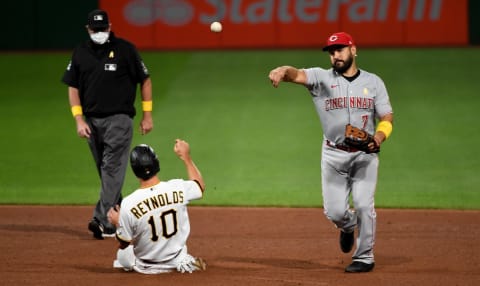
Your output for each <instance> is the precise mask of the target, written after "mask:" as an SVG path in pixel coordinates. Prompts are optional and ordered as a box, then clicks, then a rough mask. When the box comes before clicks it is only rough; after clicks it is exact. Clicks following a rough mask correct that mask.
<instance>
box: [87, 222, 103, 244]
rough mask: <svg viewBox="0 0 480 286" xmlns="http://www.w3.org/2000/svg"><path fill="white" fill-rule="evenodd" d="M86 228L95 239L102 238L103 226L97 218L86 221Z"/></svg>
mask: <svg viewBox="0 0 480 286" xmlns="http://www.w3.org/2000/svg"><path fill="white" fill-rule="evenodd" d="M88 230H89V231H91V232H92V233H93V237H95V238H96V239H103V226H102V224H101V223H100V222H99V221H98V220H97V219H95V218H94V219H92V220H91V221H90V222H89V223H88Z"/></svg>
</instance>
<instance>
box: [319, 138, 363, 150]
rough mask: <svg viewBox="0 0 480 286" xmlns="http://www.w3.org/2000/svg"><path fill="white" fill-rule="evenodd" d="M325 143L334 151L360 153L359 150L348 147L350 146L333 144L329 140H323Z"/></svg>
mask: <svg viewBox="0 0 480 286" xmlns="http://www.w3.org/2000/svg"><path fill="white" fill-rule="evenodd" d="M325 141H326V142H327V145H328V146H330V147H332V148H335V149H339V150H342V151H345V152H358V151H360V150H358V149H357V148H354V147H350V146H347V145H343V144H334V143H332V142H330V141H329V140H325Z"/></svg>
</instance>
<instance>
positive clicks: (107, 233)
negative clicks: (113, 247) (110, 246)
mask: <svg viewBox="0 0 480 286" xmlns="http://www.w3.org/2000/svg"><path fill="white" fill-rule="evenodd" d="M116 231H117V229H116V228H114V227H108V226H105V227H104V228H103V233H102V236H103V237H104V238H105V237H115V235H116Z"/></svg>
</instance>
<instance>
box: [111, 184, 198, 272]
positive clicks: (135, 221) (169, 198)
mask: <svg viewBox="0 0 480 286" xmlns="http://www.w3.org/2000/svg"><path fill="white" fill-rule="evenodd" d="M201 197H202V191H201V188H200V186H199V185H198V183H197V182H196V181H187V180H182V179H174V180H170V181H167V182H163V181H162V182H160V183H159V184H157V185H155V186H152V187H149V188H145V189H138V190H136V191H135V192H133V193H132V194H130V195H129V196H127V197H126V198H125V199H124V200H123V201H122V205H121V208H120V219H119V227H118V228H117V238H118V239H120V240H122V241H125V242H132V241H134V243H133V244H134V253H135V256H136V258H137V259H140V260H142V261H144V262H146V263H159V264H161V263H168V262H170V261H172V260H173V259H175V258H176V257H177V255H179V254H180V252H181V251H182V249H183V248H184V247H185V246H186V242H187V239H188V236H189V234H190V222H189V217H188V213H187V204H188V203H189V202H190V201H191V200H195V199H199V198H201Z"/></svg>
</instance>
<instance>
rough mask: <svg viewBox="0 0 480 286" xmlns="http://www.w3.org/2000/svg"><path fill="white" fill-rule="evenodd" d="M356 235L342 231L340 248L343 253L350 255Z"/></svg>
mask: <svg viewBox="0 0 480 286" xmlns="http://www.w3.org/2000/svg"><path fill="white" fill-rule="evenodd" d="M354 240H355V239H354V233H353V231H352V232H343V231H340V248H341V249H342V251H343V252H345V253H349V252H350V251H351V250H352V248H353V242H354Z"/></svg>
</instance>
